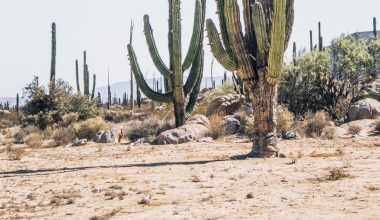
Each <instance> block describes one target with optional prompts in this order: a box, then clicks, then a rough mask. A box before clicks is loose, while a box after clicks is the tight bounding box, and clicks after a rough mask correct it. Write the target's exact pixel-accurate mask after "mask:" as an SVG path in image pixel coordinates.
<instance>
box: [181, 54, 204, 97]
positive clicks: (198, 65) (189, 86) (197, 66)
mask: <svg viewBox="0 0 380 220" xmlns="http://www.w3.org/2000/svg"><path fill="white" fill-rule="evenodd" d="M203 58H204V52H203V50H202V49H200V51H199V52H198V53H197V56H196V58H195V60H194V62H193V65H192V66H191V70H190V74H189V77H188V78H187V80H186V83H185V85H184V86H183V91H184V93H185V96H187V95H188V94H190V93H191V92H192V91H193V89H194V87H195V85H196V84H197V82H198V81H199V77H200V75H201V74H202V73H201V72H202V71H203Z"/></svg>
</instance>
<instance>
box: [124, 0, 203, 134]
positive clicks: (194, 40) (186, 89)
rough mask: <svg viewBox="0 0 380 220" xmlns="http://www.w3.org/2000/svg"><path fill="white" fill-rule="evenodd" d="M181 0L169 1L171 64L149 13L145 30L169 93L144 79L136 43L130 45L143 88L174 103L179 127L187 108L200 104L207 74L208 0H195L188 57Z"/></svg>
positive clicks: (149, 94)
mask: <svg viewBox="0 0 380 220" xmlns="http://www.w3.org/2000/svg"><path fill="white" fill-rule="evenodd" d="M180 2H181V1H180V0H169V34H168V41H169V55H170V63H169V66H167V65H166V64H165V63H164V62H163V61H162V59H161V56H160V55H159V53H158V51H157V47H156V42H155V40H154V37H153V30H152V28H151V25H150V22H149V16H148V15H145V16H144V33H145V37H146V41H147V44H148V47H149V52H150V55H151V57H152V59H153V63H154V64H155V66H156V67H157V69H158V70H159V72H160V73H161V74H162V75H163V76H164V79H165V80H164V81H165V90H166V93H165V94H163V93H160V92H156V91H154V90H153V89H152V88H150V87H149V86H148V84H147V83H146V81H145V80H144V77H143V74H142V72H141V70H140V67H139V65H138V62H137V58H136V55H135V52H134V50H133V47H132V44H129V45H128V54H129V60H130V63H131V67H132V71H133V73H134V75H135V78H136V82H137V84H138V86H139V88H140V89H141V91H142V92H143V93H144V94H145V95H146V96H147V97H148V98H149V99H151V100H153V101H155V102H164V103H170V102H172V103H173V104H174V114H175V119H176V126H177V127H179V126H182V125H183V124H184V123H185V115H186V114H185V109H187V111H191V110H192V109H193V107H194V105H195V103H196V97H197V96H198V92H199V88H200V81H201V80H202V74H203V62H204V54H203V29H204V20H205V8H206V0H196V1H195V3H196V4H195V16H194V26H193V34H192V37H191V42H190V46H189V49H188V52H187V55H186V57H185V58H184V59H183V60H182V40H181V29H182V27H181V11H180V6H181V3H180ZM188 69H190V74H189V77H188V79H187V81H186V83H185V84H184V83H183V75H184V72H185V71H186V70H188ZM189 95H190V99H189V102H188V105H187V106H186V108H185V103H186V97H187V96H189Z"/></svg>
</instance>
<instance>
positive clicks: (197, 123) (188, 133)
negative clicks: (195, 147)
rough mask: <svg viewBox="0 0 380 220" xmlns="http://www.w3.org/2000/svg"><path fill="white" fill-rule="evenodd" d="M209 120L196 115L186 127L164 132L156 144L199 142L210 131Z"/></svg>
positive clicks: (158, 137)
mask: <svg viewBox="0 0 380 220" xmlns="http://www.w3.org/2000/svg"><path fill="white" fill-rule="evenodd" d="M209 127H210V126H209V120H208V118H207V117H206V116H204V115H195V116H194V117H192V118H191V119H189V120H188V121H187V122H186V124H185V125H184V126H181V127H179V128H175V129H171V130H167V131H164V132H162V133H161V134H160V135H158V136H157V138H156V143H157V144H160V145H165V144H182V143H186V142H190V141H196V140H199V139H201V138H203V137H205V136H206V135H207V133H208V132H209V131H210V129H209Z"/></svg>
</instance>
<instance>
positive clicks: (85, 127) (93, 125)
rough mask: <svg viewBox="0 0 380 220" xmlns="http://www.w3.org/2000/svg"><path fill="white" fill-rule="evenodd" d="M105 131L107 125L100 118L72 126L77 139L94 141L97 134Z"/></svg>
mask: <svg viewBox="0 0 380 220" xmlns="http://www.w3.org/2000/svg"><path fill="white" fill-rule="evenodd" d="M106 129H107V124H106V122H105V121H104V120H103V119H101V118H91V119H87V120H86V121H83V122H79V123H75V124H74V125H73V130H74V132H75V134H76V136H77V137H78V138H79V139H83V138H86V139H88V140H90V139H94V138H95V137H96V134H97V133H98V132H100V131H104V130H106Z"/></svg>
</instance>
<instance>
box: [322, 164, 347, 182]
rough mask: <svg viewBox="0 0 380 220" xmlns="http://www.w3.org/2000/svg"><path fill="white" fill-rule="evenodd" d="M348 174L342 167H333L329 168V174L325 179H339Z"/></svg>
mask: <svg viewBox="0 0 380 220" xmlns="http://www.w3.org/2000/svg"><path fill="white" fill-rule="evenodd" d="M349 176H350V175H349V174H348V173H347V172H346V171H345V170H344V169H343V168H339V167H334V168H332V169H330V171H329V175H328V176H327V177H326V179H327V180H331V181H336V180H340V179H343V178H346V177H349Z"/></svg>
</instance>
